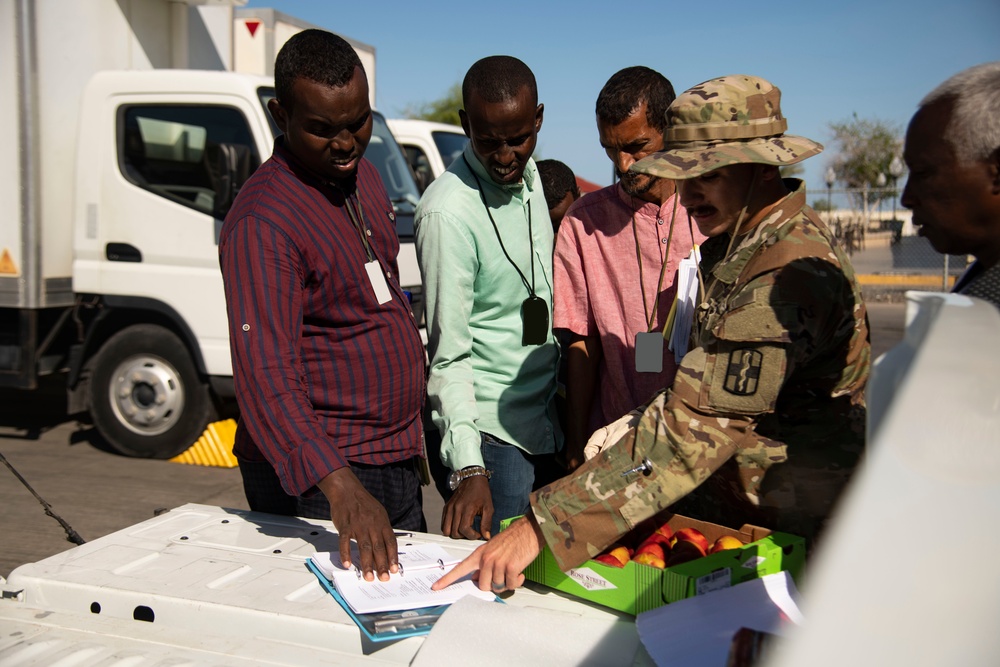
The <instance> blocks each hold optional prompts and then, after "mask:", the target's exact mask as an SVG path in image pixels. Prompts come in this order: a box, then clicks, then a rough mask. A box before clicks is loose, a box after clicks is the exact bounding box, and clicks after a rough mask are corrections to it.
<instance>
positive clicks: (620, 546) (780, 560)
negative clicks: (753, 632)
mask: <svg viewBox="0 0 1000 667" xmlns="http://www.w3.org/2000/svg"><path fill="white" fill-rule="evenodd" d="M667 517H669V518H667ZM505 523H506V522H505ZM804 564H805V540H804V539H803V538H801V537H797V536H795V535H790V534H788V533H779V532H771V531H770V530H768V529H767V528H761V527H760V526H753V525H750V524H746V525H744V526H743V527H742V528H739V529H733V528H727V527H726V526H720V525H718V524H714V523H708V522H707V521H698V520H697V519H691V518H688V517H685V516H682V515H680V514H673V515H669V514H666V515H662V516H660V517H659V520H658V521H654V522H647V523H644V524H642V525H640V526H637V527H636V528H635V530H633V531H632V532H631V533H629V535H627V536H626V537H624V538H622V540H621V541H620V542H618V543H616V544H613V545H612V546H610V547H608V549H606V550H605V551H604V552H602V553H601V554H599V555H598V556H596V557H595V558H594V559H592V560H589V561H587V562H586V563H584V564H583V565H581V566H579V567H576V568H573V569H572V570H570V571H569V572H563V571H562V570H560V569H559V567H558V566H557V565H556V561H555V559H554V558H553V557H552V552H551V551H549V549H548V547H545V548H544V549H543V550H542V553H541V554H539V556H538V558H536V559H535V561H534V562H533V563H532V564H531V565H529V566H528V568H527V569H526V570H525V571H524V576H525V578H527V579H528V580H530V581H535V582H538V583H540V584H544V585H546V586H549V587H551V588H555V589H557V590H560V591H563V592H566V593H570V594H572V595H575V596H577V597H580V598H584V599H586V600H590V601H592V602H596V603H598V604H601V605H604V606H606V607H611V608H612V609H618V610H619V611H624V612H627V613H630V614H639V613H641V612H644V611H647V610H649V609H654V608H656V607H659V606H662V605H664V604H668V603H670V602H675V601H677V600H682V599H684V598H688V597H692V596H695V595H701V594H703V593H708V592H710V591H714V590H718V589H720V588H728V587H729V586H734V585H736V584H739V583H742V582H744V581H749V580H751V579H757V578H759V577H762V576H764V575H766V574H774V573H775V572H780V571H782V570H787V571H788V572H789V574H791V575H792V577H793V578H796V579H797V578H798V577H799V575H800V573H801V571H802V567H803V565H804Z"/></svg>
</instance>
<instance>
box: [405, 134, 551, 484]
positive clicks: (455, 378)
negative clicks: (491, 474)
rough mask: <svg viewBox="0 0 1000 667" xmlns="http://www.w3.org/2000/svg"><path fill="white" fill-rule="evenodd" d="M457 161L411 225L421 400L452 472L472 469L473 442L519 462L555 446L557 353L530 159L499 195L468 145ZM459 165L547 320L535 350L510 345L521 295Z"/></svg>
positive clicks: (544, 226)
mask: <svg viewBox="0 0 1000 667" xmlns="http://www.w3.org/2000/svg"><path fill="white" fill-rule="evenodd" d="M464 156H465V160H455V161H454V162H453V163H452V165H451V167H449V169H448V171H446V172H445V173H444V174H442V175H441V176H439V177H438V178H437V179H436V180H435V181H434V182H433V183H431V185H430V187H428V188H427V190H426V192H424V194H423V196H422V197H421V199H420V204H419V205H418V206H417V212H416V217H415V220H414V227H415V234H416V248H417V260H418V262H419V263H420V271H421V274H422V276H423V283H424V298H425V306H426V311H425V312H426V317H427V338H428V344H427V350H428V354H429V356H430V377H429V378H428V383H427V395H428V398H429V400H430V402H431V408H432V413H431V417H432V419H433V420H434V424H435V425H436V426H437V428H438V430H439V431H440V432H441V436H442V442H441V458H442V459H443V461H444V463H445V465H447V466H448V467H449V468H451V469H452V470H460V469H462V468H464V467H467V466H473V465H483V458H482V454H481V452H480V442H481V435H480V434H481V433H482V432H487V433H490V434H492V435H494V436H496V437H498V438H501V439H503V440H506V441H507V442H510V443H512V444H514V445H517V446H518V447H520V448H521V449H523V450H524V451H526V452H528V453H530V454H545V453H551V452H554V451H556V450H557V449H559V448H560V447H561V446H562V433H561V432H560V431H559V426H558V422H557V420H556V417H555V410H554V404H553V398H554V396H555V391H556V371H557V368H558V364H559V346H558V343H557V342H556V339H555V337H554V336H553V335H552V327H551V322H552V240H553V237H552V225H551V223H550V222H549V215H548V208H547V207H546V205H545V198H544V196H543V193H542V184H541V179H540V178H539V176H538V170H537V169H536V168H535V162H534V160H529V161H528V165H527V167H526V168H525V170H524V176H523V177H522V180H521V183H517V184H514V185H510V186H501V185H497V184H496V183H494V182H493V181H492V180H491V179H490V177H489V175H488V174H487V172H486V170H485V169H484V168H483V166H482V164H480V162H479V160H478V158H476V155H475V153H474V152H473V150H472V146H471V144H469V145H467V146H466V148H465V153H464ZM466 160H467V161H468V165H467V164H466ZM470 165H471V167H472V169H473V170H474V171H475V174H476V175H477V176H478V177H479V183H480V184H481V185H482V189H483V193H484V195H485V197H486V202H487V204H488V205H489V207H490V213H491V214H492V215H493V219H494V220H495V221H496V224H497V229H499V233H500V238H501V239H502V240H503V248H506V250H507V254H508V255H509V256H510V258H511V260H513V261H514V263H515V264H516V265H517V267H518V268H519V269H520V270H521V273H522V274H524V277H525V278H526V279H527V281H528V284H529V285H530V284H531V282H532V276H531V267H532V263H533V264H534V274H535V275H534V289H535V294H536V295H537V296H539V297H541V298H542V299H545V302H546V303H547V304H548V310H549V323H550V326H549V334H548V339H547V341H546V342H545V343H544V344H543V345H529V346H522V345H521V331H522V323H521V304H522V302H524V300H525V299H526V298H528V296H529V292H528V289H527V288H526V287H525V285H524V282H523V281H522V280H521V277H520V276H519V275H518V272H517V271H516V270H515V269H514V267H513V266H511V263H510V261H508V260H507V257H505V256H504V251H503V248H501V245H500V242H499V241H498V239H497V233H496V232H495V231H494V228H493V225H492V224H491V223H490V219H489V217H488V216H487V213H486V208H485V207H484V205H483V200H482V198H481V196H480V191H479V188H478V187H477V184H476V179H475V178H474V177H473V172H472V171H470V169H469V166H470ZM529 207H530V212H531V234H530V239H531V240H532V241H533V244H534V253H533V256H532V248H531V243H530V242H529V232H528V227H529V225H528V212H529Z"/></svg>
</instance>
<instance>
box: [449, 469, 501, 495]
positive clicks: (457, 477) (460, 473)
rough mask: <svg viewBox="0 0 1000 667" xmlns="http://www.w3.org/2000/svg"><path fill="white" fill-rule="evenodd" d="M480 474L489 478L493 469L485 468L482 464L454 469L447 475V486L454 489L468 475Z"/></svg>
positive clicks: (475, 475) (476, 475)
mask: <svg viewBox="0 0 1000 667" xmlns="http://www.w3.org/2000/svg"><path fill="white" fill-rule="evenodd" d="M480 475H482V476H484V477H486V479H489V478H490V477H492V476H493V471H491V470H487V469H486V468H484V467H483V466H469V467H468V468H462V469H461V470H456V471H455V472H453V473H451V475H449V476H448V488H449V489H451V490H452V491H454V490H455V489H457V488H458V485H459V484H461V483H462V481H463V480H466V479H469V478H470V477H478V476H480Z"/></svg>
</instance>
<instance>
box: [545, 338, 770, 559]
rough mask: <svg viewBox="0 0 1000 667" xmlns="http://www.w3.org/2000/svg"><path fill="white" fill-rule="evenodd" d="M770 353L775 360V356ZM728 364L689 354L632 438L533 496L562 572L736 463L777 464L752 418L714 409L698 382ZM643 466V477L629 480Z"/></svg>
mask: <svg viewBox="0 0 1000 667" xmlns="http://www.w3.org/2000/svg"><path fill="white" fill-rule="evenodd" d="M770 347H772V348H774V349H775V350H776V351H777V352H778V354H776V355H775V356H779V357H780V349H781V348H780V347H775V346H770ZM720 357H724V358H720ZM728 359H729V355H728V354H725V353H724V352H722V353H721V355H720V354H717V353H715V352H712V351H709V350H706V349H705V348H696V349H694V350H692V351H691V352H689V353H688V354H687V355H686V356H685V357H684V359H683V361H682V363H681V366H680V368H679V369H678V374H677V378H676V379H675V380H674V385H673V387H672V388H671V389H670V390H668V391H665V392H661V393H659V394H657V395H656V397H655V398H654V399H653V400H652V401H651V402H650V403H649V404H648V405H647V407H646V409H645V411H644V412H643V415H642V418H641V419H640V421H639V424H638V426H637V427H636V428H635V430H634V431H631V432H630V433H628V434H626V435H625V436H624V437H623V438H622V439H621V440H619V441H618V442H617V443H615V445H613V446H612V447H609V448H607V449H605V450H604V451H603V452H601V454H600V455H598V456H596V457H594V458H593V459H591V460H590V461H588V462H587V463H586V464H584V465H583V466H581V467H580V468H579V469H577V471H576V472H575V473H574V474H573V475H571V476H568V477H565V478H563V479H561V480H559V481H557V482H555V483H553V484H551V485H549V486H546V487H545V488H543V489H540V490H539V491H538V492H536V493H534V494H532V497H531V508H532V511H533V512H534V515H535V518H536V519H537V520H538V523H539V526H540V527H541V529H542V533H543V534H544V536H545V541H546V543H547V544H548V546H549V547H550V548H551V550H552V552H553V554H554V555H555V558H556V561H557V562H558V563H559V566H560V567H561V568H562V569H564V570H566V569H569V568H571V567H576V566H577V565H579V564H580V563H582V562H584V561H585V560H587V559H588V558H590V557H592V556H594V555H596V554H598V553H600V552H601V551H602V550H603V549H605V548H606V547H607V546H608V545H610V544H611V543H612V542H614V541H615V540H617V539H618V538H619V537H621V536H622V535H624V534H625V533H627V532H629V531H630V530H632V528H634V527H635V526H636V525H637V524H639V523H640V522H642V521H643V520H645V519H647V518H649V517H651V516H653V515H654V514H657V513H658V512H660V511H662V510H664V509H666V508H667V507H669V506H670V505H672V504H673V503H674V502H676V501H677V500H679V499H681V498H683V497H684V496H685V495H687V494H688V493H690V492H691V491H693V490H694V489H695V488H696V487H698V485H700V484H701V483H702V482H704V481H705V480H706V479H708V477H709V476H710V475H712V474H713V473H714V472H715V471H716V470H718V469H719V467H720V466H722V464H724V463H725V462H726V461H728V460H729V459H731V458H733V457H734V456H737V455H738V456H739V457H740V458H744V459H745V460H746V461H745V462H747V463H749V462H751V461H754V460H758V459H759V462H760V464H761V466H766V465H767V464H768V462H769V461H770V460H780V459H781V458H782V457H783V453H784V448H783V447H782V446H781V445H780V443H773V442H771V441H769V440H767V439H762V438H759V437H758V436H756V435H755V434H754V432H753V425H754V416H753V414H739V413H738V412H736V411H735V410H733V409H725V410H723V406H719V408H718V409H717V408H713V406H712V403H713V399H712V390H711V388H710V387H709V386H708V384H707V383H706V382H703V381H702V378H707V377H710V376H711V375H712V374H713V373H714V366H715V365H716V364H717V363H728ZM780 372H782V371H781V370H778V369H775V373H780ZM762 403H766V400H765V401H762ZM760 407H762V408H764V409H766V405H761V406H760ZM755 409H758V408H755ZM647 460H648V466H647V469H646V470H644V471H637V472H628V471H632V470H634V469H636V468H638V467H639V466H641V465H643V463H644V461H647Z"/></svg>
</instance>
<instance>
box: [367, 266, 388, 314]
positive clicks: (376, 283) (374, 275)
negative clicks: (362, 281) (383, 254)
mask: <svg viewBox="0 0 1000 667" xmlns="http://www.w3.org/2000/svg"><path fill="white" fill-rule="evenodd" d="M365 271H367V272H368V281H369V282H370V283H371V284H372V289H373V290H375V299H376V300H377V301H378V302H379V305H381V304H383V303H388V302H390V301H392V292H390V291H389V285H387V284H386V282H385V274H384V273H382V267H381V266H379V263H378V260H377V259H375V260H372V261H370V262H368V263H367V264H365Z"/></svg>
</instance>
